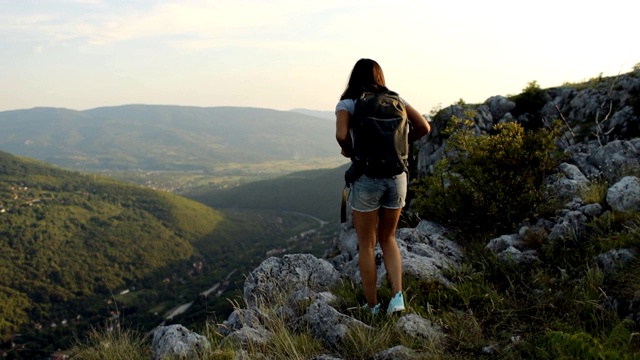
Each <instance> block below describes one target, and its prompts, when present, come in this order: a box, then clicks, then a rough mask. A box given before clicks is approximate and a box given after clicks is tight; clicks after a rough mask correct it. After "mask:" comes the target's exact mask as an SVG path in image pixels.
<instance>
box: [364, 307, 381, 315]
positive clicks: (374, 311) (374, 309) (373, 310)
mask: <svg viewBox="0 0 640 360" xmlns="http://www.w3.org/2000/svg"><path fill="white" fill-rule="evenodd" d="M362 310H369V311H371V315H378V314H379V313H380V304H377V305H376V306H374V307H372V308H370V307H369V304H364V305H362Z"/></svg>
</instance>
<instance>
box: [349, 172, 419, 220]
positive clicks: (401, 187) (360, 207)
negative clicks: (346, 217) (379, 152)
mask: <svg viewBox="0 0 640 360" xmlns="http://www.w3.org/2000/svg"><path fill="white" fill-rule="evenodd" d="M406 196H407V174H406V173H402V174H400V175H396V176H393V177H389V178H382V179H376V178H371V177H368V176H366V175H362V176H360V177H359V178H358V180H356V181H355V182H354V183H353V184H352V186H351V202H350V205H351V209H352V210H355V211H360V212H369V211H374V210H378V209H379V208H380V206H382V207H383V208H387V209H402V208H403V207H404V205H405V198H406Z"/></svg>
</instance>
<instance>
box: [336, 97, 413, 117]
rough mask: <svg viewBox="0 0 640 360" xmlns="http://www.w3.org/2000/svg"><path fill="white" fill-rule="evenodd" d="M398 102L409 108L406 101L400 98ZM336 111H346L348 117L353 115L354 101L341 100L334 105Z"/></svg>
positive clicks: (354, 109)
mask: <svg viewBox="0 0 640 360" xmlns="http://www.w3.org/2000/svg"><path fill="white" fill-rule="evenodd" d="M400 100H402V102H403V103H404V106H409V103H408V102H407V100H405V99H403V98H400ZM338 110H347V112H348V113H349V115H353V113H354V112H355V111H356V100H355V99H343V100H340V101H338V105H336V111H335V112H338Z"/></svg>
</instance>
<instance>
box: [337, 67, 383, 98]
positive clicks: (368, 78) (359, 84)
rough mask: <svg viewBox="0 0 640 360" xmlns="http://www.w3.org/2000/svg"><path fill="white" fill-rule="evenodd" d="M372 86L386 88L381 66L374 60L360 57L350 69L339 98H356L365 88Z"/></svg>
mask: <svg viewBox="0 0 640 360" xmlns="http://www.w3.org/2000/svg"><path fill="white" fill-rule="evenodd" d="M372 87H373V88H382V89H386V84H385V81H384V73H383V72H382V68H381V67H380V65H379V64H378V63H377V62H376V61H375V60H371V59H360V60H358V62H356V64H355V65H354V66H353V70H351V76H350V77H349V83H347V88H346V89H345V90H344V92H343V93H342V96H340V100H343V99H357V98H359V97H360V95H362V93H363V92H364V90H365V89H367V88H372Z"/></svg>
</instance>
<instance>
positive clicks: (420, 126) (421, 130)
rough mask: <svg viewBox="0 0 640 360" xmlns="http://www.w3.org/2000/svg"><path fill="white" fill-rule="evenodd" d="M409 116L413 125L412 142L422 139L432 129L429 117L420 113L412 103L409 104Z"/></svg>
mask: <svg viewBox="0 0 640 360" xmlns="http://www.w3.org/2000/svg"><path fill="white" fill-rule="evenodd" d="M407 117H408V118H409V122H411V125H412V126H413V128H412V129H411V133H410V134H409V136H410V139H409V141H410V142H414V141H416V140H418V139H420V138H421V137H423V136H425V135H427V134H428V133H429V131H431V125H429V122H428V121H427V119H425V118H424V116H422V114H420V113H419V112H418V110H416V109H414V108H413V106H411V105H407Z"/></svg>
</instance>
